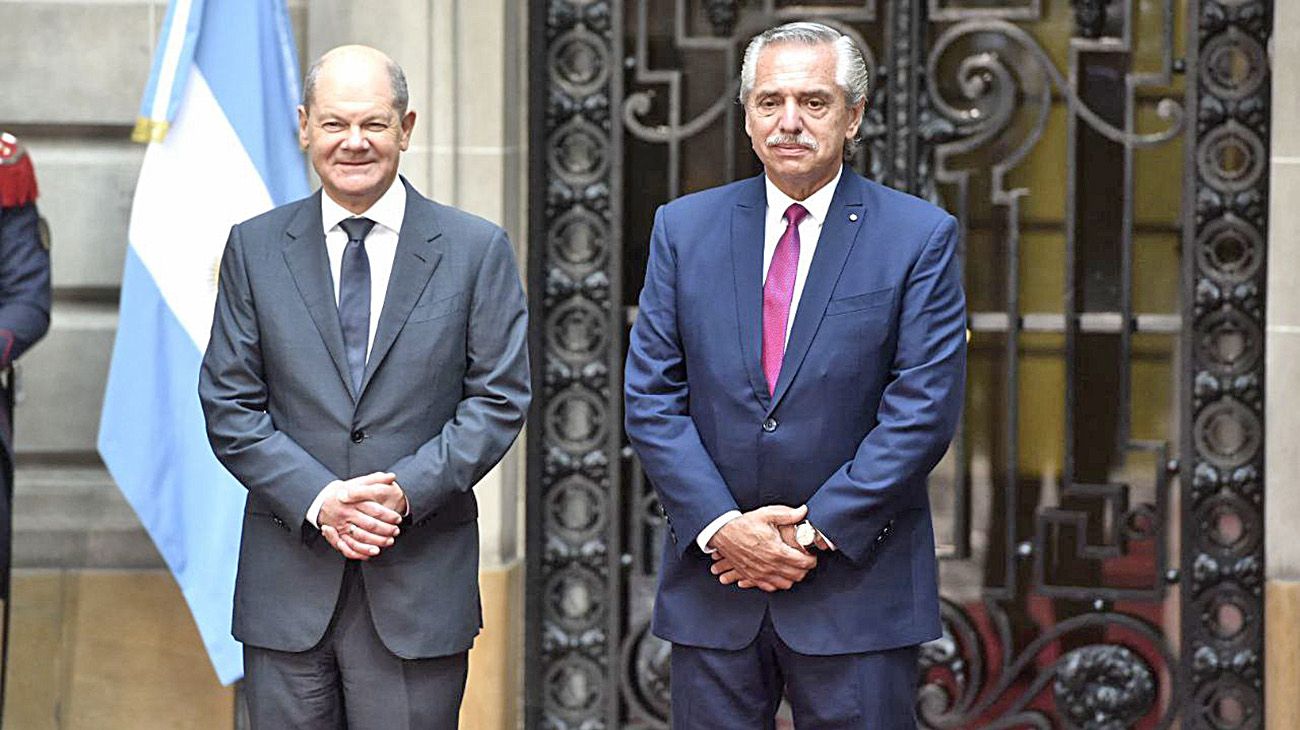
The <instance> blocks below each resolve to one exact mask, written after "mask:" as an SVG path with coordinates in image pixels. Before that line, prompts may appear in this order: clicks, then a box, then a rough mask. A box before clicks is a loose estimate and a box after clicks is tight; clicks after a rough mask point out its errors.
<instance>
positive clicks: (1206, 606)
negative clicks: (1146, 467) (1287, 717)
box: [1182, 0, 1273, 728]
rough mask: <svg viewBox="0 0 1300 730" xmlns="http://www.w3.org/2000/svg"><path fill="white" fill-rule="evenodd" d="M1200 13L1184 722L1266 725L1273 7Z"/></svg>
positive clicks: (1187, 418) (1255, 3) (1190, 235)
mask: <svg viewBox="0 0 1300 730" xmlns="http://www.w3.org/2000/svg"><path fill="white" fill-rule="evenodd" d="M1194 7H1196V8H1197V12H1198V16H1197V22H1196V29H1197V30H1196V37H1195V38H1194V39H1189V46H1191V47H1192V51H1193V53H1194V58H1195V59H1196V63H1195V66H1194V68H1195V70H1196V82H1197V86H1198V89H1199V94H1200V97H1199V98H1200V106H1199V109H1198V114H1197V118H1196V123H1195V125H1194V127H1193V128H1192V129H1191V130H1189V133H1188V135H1187V144H1188V146H1189V147H1190V148H1191V149H1192V150H1193V157H1192V159H1193V160H1194V164H1195V167H1194V169H1193V170H1191V171H1190V172H1191V173H1192V175H1193V178H1192V189H1193V191H1194V195H1193V197H1192V200H1193V201H1194V202H1193V206H1192V208H1191V210H1190V211H1189V214H1188V225H1187V226H1186V232H1185V239H1186V245H1185V250H1187V251H1188V252H1189V255H1190V258H1191V260H1190V262H1189V269H1188V270H1189V272H1190V276H1189V277H1188V279H1187V287H1188V289H1187V291H1186V294H1185V296H1186V299H1187V300H1188V302H1189V303H1188V305H1187V306H1188V316H1189V317H1190V318H1191V319H1192V327H1191V328H1190V332H1191V334H1190V336H1189V343H1188V347H1187V350H1186V351H1187V352H1188V357H1187V363H1186V366H1185V367H1186V370H1185V380H1184V382H1185V383H1186V385H1185V386H1184V387H1185V393H1186V395H1185V399H1186V400H1185V402H1187V403H1189V405H1190V407H1189V408H1188V409H1187V410H1186V412H1185V415H1184V417H1183V418H1184V421H1183V422H1184V433H1185V434H1187V435H1186V436H1185V440H1184V447H1183V452H1184V456H1183V459H1184V461H1186V462H1187V463H1188V464H1190V465H1191V468H1190V479H1188V480H1187V483H1186V484H1185V487H1184V488H1185V495H1186V496H1185V498H1184V500H1183V521H1184V524H1185V525H1188V526H1189V527H1190V528H1191V529H1186V530H1185V532H1184V534H1185V537H1184V539H1183V557H1182V560H1183V566H1184V572H1185V573H1187V574H1189V575H1190V577H1191V580H1190V585H1189V586H1188V590H1187V592H1186V593H1185V594H1184V601H1183V632H1184V640H1183V643H1184V653H1183V657H1184V658H1183V667H1184V671H1185V672H1186V673H1187V674H1188V675H1189V677H1190V682H1191V687H1190V688H1189V694H1190V696H1191V697H1192V698H1193V701H1192V702H1191V703H1190V706H1189V710H1188V713H1187V717H1186V719H1185V720H1184V727H1194V728H1247V727H1258V726H1259V725H1260V723H1261V722H1262V718H1263V705H1264V692H1263V681H1262V676H1261V668H1262V661H1263V652H1264V650H1265V649H1264V645H1263V595H1262V594H1263V584H1264V576H1263V565H1264V540H1263V531H1264V499H1263V496H1264V493H1263V489H1262V484H1263V473H1262V472H1263V434H1264V404H1263V395H1262V393H1263V378H1264V360H1263V353H1264V337H1265V334H1264V333H1265V327H1264V311H1263V298H1262V295H1261V293H1262V292H1263V290H1264V284H1265V281H1266V264H1267V255H1266V248H1265V241H1266V238H1265V236H1264V234H1263V232H1264V231H1267V229H1268V175H1267V174H1265V172H1266V170H1267V166H1268V147H1269V118H1268V114H1267V113H1266V110H1267V109H1268V106H1269V83H1268V81H1269V73H1270V70H1269V63H1268V56H1267V53H1266V52H1265V51H1264V49H1265V48H1267V46H1268V39H1269V35H1270V33H1271V24H1270V19H1271V18H1272V17H1273V13H1272V2H1269V1H1268V0H1234V1H1233V2H1214V1H1212V0H1204V1H1203V2H1201V3H1198V4H1197V5H1195V6H1194Z"/></svg>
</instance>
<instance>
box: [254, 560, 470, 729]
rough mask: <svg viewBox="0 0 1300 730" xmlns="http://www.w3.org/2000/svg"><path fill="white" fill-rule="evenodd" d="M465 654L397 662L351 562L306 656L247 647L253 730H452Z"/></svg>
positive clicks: (461, 688)
mask: <svg viewBox="0 0 1300 730" xmlns="http://www.w3.org/2000/svg"><path fill="white" fill-rule="evenodd" d="M467 654H468V652H461V653H459V654H453V655H451V656H446V657H435V658H433V659H402V658H401V657H399V656H396V655H394V654H393V653H392V652H390V651H389V650H388V648H387V647H385V646H384V643H383V641H381V640H380V638H379V635H378V634H377V633H376V632H375V624H374V621H373V620H372V619H371V617H370V607H369V604H368V602H367V600H366V590H365V582H364V580H363V579H362V576H361V570H360V566H359V565H358V564H356V563H353V562H349V563H348V566H347V569H346V570H345V571H344V573H343V588H342V590H341V591H340V594H339V602H338V606H337V607H336V608H335V610H334V616H333V618H332V619H331V620H330V625H329V628H328V629H326V631H325V636H324V638H322V639H321V642H320V643H319V644H317V645H316V646H315V647H313V648H311V649H308V650H307V651H304V652H284V651H275V650H272V649H262V648H259V647H255V646H247V645H245V646H244V691H245V696H246V697H247V699H248V715H249V720H250V721H251V725H252V728H253V730H371V729H372V728H373V729H374V730H380V729H382V730H455V728H456V726H457V719H458V717H459V714H460V701H461V697H462V696H463V695H464V693H465V677H466V673H467V671H468V666H469V665H468V661H467Z"/></svg>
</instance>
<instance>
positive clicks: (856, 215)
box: [849, 213, 858, 221]
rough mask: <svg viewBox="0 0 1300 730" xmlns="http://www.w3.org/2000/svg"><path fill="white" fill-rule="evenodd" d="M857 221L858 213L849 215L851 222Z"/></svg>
mask: <svg viewBox="0 0 1300 730" xmlns="http://www.w3.org/2000/svg"><path fill="white" fill-rule="evenodd" d="M857 219H858V214H857V213H849V220H851V221H856V220H857Z"/></svg>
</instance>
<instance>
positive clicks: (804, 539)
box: [794, 522, 817, 547]
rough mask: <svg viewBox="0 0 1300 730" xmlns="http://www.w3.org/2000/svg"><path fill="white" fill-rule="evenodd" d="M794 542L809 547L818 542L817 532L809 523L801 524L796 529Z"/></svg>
mask: <svg viewBox="0 0 1300 730" xmlns="http://www.w3.org/2000/svg"><path fill="white" fill-rule="evenodd" d="M794 541H795V542H797V543H799V544H800V545H802V546H804V547H808V546H810V545H812V544H813V543H814V542H816V541H817V531H816V530H814V529H813V526H812V525H810V524H808V523H807V522H800V523H799V525H798V526H797V527H795V528H794Z"/></svg>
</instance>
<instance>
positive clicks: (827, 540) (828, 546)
mask: <svg viewBox="0 0 1300 730" xmlns="http://www.w3.org/2000/svg"><path fill="white" fill-rule="evenodd" d="M808 524H810V525H812V523H811V522H809V523H808ZM813 529H814V530H817V525H813ZM817 535H818V536H819V537H821V539H822V540H823V541H825V543H826V549H827V550H838V549H839V548H837V547H835V543H833V542H831V539H830V538H829V537H827V536H826V533H824V532H822V531H821V530H817Z"/></svg>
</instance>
